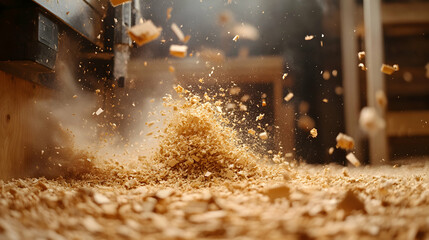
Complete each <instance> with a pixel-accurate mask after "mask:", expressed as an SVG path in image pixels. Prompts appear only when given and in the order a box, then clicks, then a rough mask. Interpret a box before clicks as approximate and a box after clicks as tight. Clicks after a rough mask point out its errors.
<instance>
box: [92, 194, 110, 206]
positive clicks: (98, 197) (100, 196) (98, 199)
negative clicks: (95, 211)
mask: <svg viewBox="0 0 429 240" xmlns="http://www.w3.org/2000/svg"><path fill="white" fill-rule="evenodd" d="M92 198H93V199H94V202H95V203H97V204H99V205H102V204H106V203H110V200H109V199H108V198H107V197H106V196H104V195H103V194H101V193H94V195H93V196H92Z"/></svg>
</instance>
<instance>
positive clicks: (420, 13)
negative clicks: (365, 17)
mask: <svg viewBox="0 0 429 240" xmlns="http://www.w3.org/2000/svg"><path fill="white" fill-rule="evenodd" d="M381 11H382V15H381V16H382V21H383V24H386V25H387V24H415V23H429V3H428V2H406V3H385V4H383V5H382V8H381Z"/></svg>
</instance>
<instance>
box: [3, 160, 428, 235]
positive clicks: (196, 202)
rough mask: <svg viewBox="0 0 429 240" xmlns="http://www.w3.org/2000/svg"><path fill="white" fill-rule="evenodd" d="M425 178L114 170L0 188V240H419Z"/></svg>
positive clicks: (375, 170)
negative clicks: (197, 175)
mask: <svg viewBox="0 0 429 240" xmlns="http://www.w3.org/2000/svg"><path fill="white" fill-rule="evenodd" d="M270 169H271V170H270ZM152 170H154V169H152ZM170 171H171V170H170ZM428 172H429V164H428V162H427V161H422V162H417V163H414V164H410V165H395V166H393V165H386V166H381V167H361V168H354V167H353V168H343V167H342V166H337V165H328V166H308V165H303V164H301V165H299V166H291V164H283V165H282V166H279V165H273V166H270V167H269V168H267V169H265V170H263V174H262V175H261V176H253V177H246V176H242V177H234V178H231V179H225V178H220V177H212V176H202V177H200V178H197V179H186V178H185V177H174V176H173V177H172V176H171V173H170V172H169V171H167V170H165V171H164V172H163V171H162V170H161V169H159V170H158V172H157V173H151V172H142V171H141V170H139V169H127V168H123V167H117V168H115V169H110V170H109V171H106V170H103V171H101V170H100V171H97V172H94V173H91V174H86V175H84V176H83V177H82V178H81V179H79V180H76V179H69V178H58V179H51V180H47V179H45V178H29V179H15V180H9V181H1V182H0V186H1V189H0V190H1V191H0V239H91V238H97V239H143V238H144V239H195V238H199V239H201V238H203V239H204V238H216V239H217V238H230V239H234V238H235V239H327V238H329V239H332V238H335V239H392V238H396V239H429V177H428Z"/></svg>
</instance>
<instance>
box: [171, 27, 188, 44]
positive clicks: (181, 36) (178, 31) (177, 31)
mask: <svg viewBox="0 0 429 240" xmlns="http://www.w3.org/2000/svg"><path fill="white" fill-rule="evenodd" d="M171 30H173V32H174V34H176V36H177V38H178V39H179V40H180V41H182V42H184V41H185V35H184V34H183V32H182V29H180V28H179V26H177V24H175V23H172V24H171Z"/></svg>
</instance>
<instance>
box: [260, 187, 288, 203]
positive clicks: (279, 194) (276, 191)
mask: <svg viewBox="0 0 429 240" xmlns="http://www.w3.org/2000/svg"><path fill="white" fill-rule="evenodd" d="M264 194H265V195H267V196H268V197H269V198H270V200H271V201H272V202H273V201H274V200H276V199H278V198H289V195H290V188H289V187H288V186H286V185H280V186H275V187H272V188H268V189H267V190H265V192H264Z"/></svg>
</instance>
